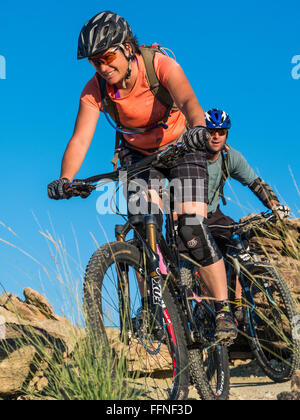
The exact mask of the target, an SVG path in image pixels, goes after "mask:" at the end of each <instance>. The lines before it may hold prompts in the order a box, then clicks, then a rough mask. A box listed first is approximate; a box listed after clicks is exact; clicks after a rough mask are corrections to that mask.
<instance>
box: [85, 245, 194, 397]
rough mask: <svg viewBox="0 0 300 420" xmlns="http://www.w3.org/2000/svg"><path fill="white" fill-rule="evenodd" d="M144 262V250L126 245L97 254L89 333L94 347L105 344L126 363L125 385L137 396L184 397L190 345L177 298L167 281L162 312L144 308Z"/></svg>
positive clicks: (88, 279)
mask: <svg viewBox="0 0 300 420" xmlns="http://www.w3.org/2000/svg"><path fill="white" fill-rule="evenodd" d="M145 261H146V258H145V255H144V253H143V251H142V250H140V249H138V248H137V247H136V246H133V245H132V244H130V243H127V242H113V243H110V244H106V245H104V246H102V247H100V248H99V249H98V250H97V251H96V252H95V253H94V255H93V256H92V258H91V260H90V262H89V264H88V266H87V269H86V274H85V282H84V307H85V311H86V317H87V325H88V330H89V333H90V335H91V336H92V337H93V339H95V341H96V343H106V346H108V348H109V349H110V350H112V353H113V354H114V357H116V358H117V359H120V358H122V359H123V365H125V366H126V371H127V372H128V374H127V378H126V380H125V382H126V383H127V384H128V385H129V386H130V388H131V389H133V392H136V398H141V399H160V400H165V399H171V400H176V399H181V400H182V399H186V397H187V394H188V384H189V373H188V353H187V342H186V338H185V332H184V328H183V325H182V321H181V316H180V314H179V312H178V305H176V300H175V299H176V298H175V297H174V296H173V293H172V290H171V288H170V285H169V284H168V283H167V282H165V284H163V285H162V289H163V292H162V296H163V302H164V305H163V306H162V308H161V310H158V311H156V313H153V311H152V312H151V311H149V308H145V307H142V305H141V293H140V287H139V283H140V282H141V281H142V282H144V283H145V284H148V283H147V282H148V281H149V274H148V273H147V267H146V262H145ZM147 311H148V313H147ZM159 315H160V317H159ZM106 353H107V352H106Z"/></svg>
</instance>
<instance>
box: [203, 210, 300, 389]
mask: <svg viewBox="0 0 300 420" xmlns="http://www.w3.org/2000/svg"><path fill="white" fill-rule="evenodd" d="M276 220H277V218H276V215H275V214H274V213H273V212H271V211H266V212H262V213H260V214H258V215H256V216H254V217H250V218H248V219H247V220H245V221H242V222H240V223H235V224H233V225H229V226H223V225H222V226H220V225H211V226H210V227H211V228H213V227H219V228H222V229H226V228H228V229H230V230H231V233H232V236H231V239H230V241H229V242H228V243H227V248H226V253H225V265H226V271H227V279H228V287H229V300H230V301H231V302H233V301H234V299H235V290H236V282H237V281H239V283H240V284H241V286H242V308H243V309H242V310H243V317H242V322H241V323H240V325H239V332H240V334H241V335H242V336H243V337H246V339H247V340H248V342H249V345H250V348H251V350H252V352H253V354H254V356H255V358H256V360H257V362H258V364H259V366H260V367H261V368H262V370H263V371H264V372H265V374H266V375H267V376H268V377H269V378H270V379H272V380H273V381H275V382H284V381H288V380H289V379H290V378H291V377H292V375H293V373H294V371H295V369H297V368H299V361H300V346H299V344H300V340H299V337H298V336H297V334H295V333H294V327H295V325H294V322H295V319H297V311H296V307H295V302H294V300H293V298H292V295H291V293H290V290H289V288H288V285H287V283H286V282H285V280H284V278H283V277H282V275H281V273H280V272H279V270H278V269H277V268H276V267H274V266H273V265H272V264H270V263H269V262H267V261H260V260H259V259H258V257H257V254H256V252H255V251H253V250H251V249H250V247H249V245H248V244H249V239H250V238H251V236H254V235H255V232H256V230H257V229H259V227H262V226H265V227H268V226H269V227H270V226H271V225H270V224H272V223H275V222H276ZM220 238H222V236H220ZM223 239H226V238H225V237H223Z"/></svg>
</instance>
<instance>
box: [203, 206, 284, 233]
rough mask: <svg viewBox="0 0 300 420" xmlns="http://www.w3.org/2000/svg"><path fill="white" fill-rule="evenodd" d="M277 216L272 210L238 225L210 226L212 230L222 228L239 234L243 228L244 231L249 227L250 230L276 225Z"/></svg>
mask: <svg viewBox="0 0 300 420" xmlns="http://www.w3.org/2000/svg"><path fill="white" fill-rule="evenodd" d="M276 220H277V219H276V214H275V213H273V211H272V210H267V211H264V212H261V213H258V214H256V215H255V216H253V217H250V218H249V219H247V220H244V221H242V222H241V221H240V222H238V223H233V224H232V225H226V226H225V225H209V227H210V228H222V229H231V230H232V233H235V232H237V231H238V230H240V229H241V228H244V229H243V230H248V229H245V228H247V227H249V229H253V228H254V227H255V226H261V225H264V224H266V223H275V222H276Z"/></svg>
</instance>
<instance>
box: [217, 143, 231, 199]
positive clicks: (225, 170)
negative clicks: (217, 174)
mask: <svg viewBox="0 0 300 420" xmlns="http://www.w3.org/2000/svg"><path fill="white" fill-rule="evenodd" d="M221 156H222V166H221V171H222V178H221V182H220V185H219V188H218V190H219V192H220V196H221V199H222V203H223V205H224V206H226V204H227V201H226V198H225V196H224V192H223V191H224V186H225V183H226V180H227V178H230V174H229V169H228V151H227V150H226V149H225V148H224V149H223V150H222V151H221Z"/></svg>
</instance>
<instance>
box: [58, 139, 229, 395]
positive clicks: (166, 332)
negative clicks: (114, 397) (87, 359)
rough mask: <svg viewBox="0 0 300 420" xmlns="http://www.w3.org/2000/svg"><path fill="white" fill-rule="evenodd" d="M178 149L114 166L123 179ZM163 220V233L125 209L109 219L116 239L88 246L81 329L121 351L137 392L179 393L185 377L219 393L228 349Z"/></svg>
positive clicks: (79, 186) (76, 188) (202, 390)
mask: <svg viewBox="0 0 300 420" xmlns="http://www.w3.org/2000/svg"><path fill="white" fill-rule="evenodd" d="M183 153H184V151H183V149H182V148H180V147H178V146H173V147H169V148H168V149H166V150H165V151H162V152H160V153H158V154H157V155H152V156H149V157H146V158H145V159H143V160H141V161H140V162H139V163H138V164H136V165H132V166H129V167H122V168H120V169H121V170H122V171H127V179H128V180H130V179H132V178H134V177H136V176H137V175H138V174H139V173H141V172H142V171H144V170H147V169H149V168H150V166H151V165H152V166H153V167H158V168H159V167H166V166H167V165H168V164H172V165H173V164H174V161H176V159H178V158H179V157H181V156H182V154H183ZM120 169H119V170H117V171H115V172H111V173H107V174H102V175H99V176H95V177H91V178H87V179H85V180H74V181H73V183H72V185H71V187H70V188H68V190H66V191H65V192H66V194H68V196H69V197H71V196H82V197H86V196H87V195H88V194H89V193H90V192H91V191H92V190H94V189H95V188H96V186H95V184H96V183H99V182H100V181H103V180H105V183H107V180H111V181H119V172H120ZM98 185H99V184H98ZM166 224H167V229H166V234H165V235H164V234H163V233H162V231H161V230H160V229H159V227H158V226H157V222H156V218H155V216H154V215H151V214H148V215H135V216H130V217H128V219H127V221H126V223H125V224H124V225H117V226H116V239H117V240H116V241H115V242H112V243H107V244H105V245H103V246H101V247H100V248H99V249H98V250H97V251H96V252H95V253H94V254H93V256H92V257H91V259H90V261H89V263H88V266H87V268H86V273H85V280H84V308H85V311H86V316H87V326H88V329H89V332H90V334H93V336H94V337H95V339H96V340H97V341H98V342H99V343H106V344H107V345H108V346H109V348H111V349H113V352H114V354H116V355H117V357H120V356H122V357H124V359H125V363H126V367H127V371H128V372H129V375H130V379H129V382H130V386H131V387H133V388H134V389H135V390H137V391H138V395H139V396H140V398H150V399H151V398H153V399H161V400H163V399H186V398H187V395H188V386H189V380H190V377H191V378H192V381H193V383H194V385H195V386H196V388H197V390H198V392H199V395H200V397H201V398H203V399H227V397H228V394H229V365H228V355H227V349H226V348H225V347H223V346H222V345H221V343H215V341H214V330H215V314H214V310H213V305H212V304H211V303H210V302H211V301H209V300H206V299H204V298H205V297H206V295H205V293H206V291H205V288H201V287H200V284H196V282H193V283H194V284H187V281H184V280H183V281H181V278H182V277H184V267H181V259H180V255H179V253H178V250H177V243H176V238H177V233H176V229H175V228H174V222H173V218H172V215H171V214H167V215H166ZM130 232H131V233H132V232H133V237H132V238H131V239H127V237H128V236H129V234H130ZM181 274H182V275H181Z"/></svg>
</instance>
